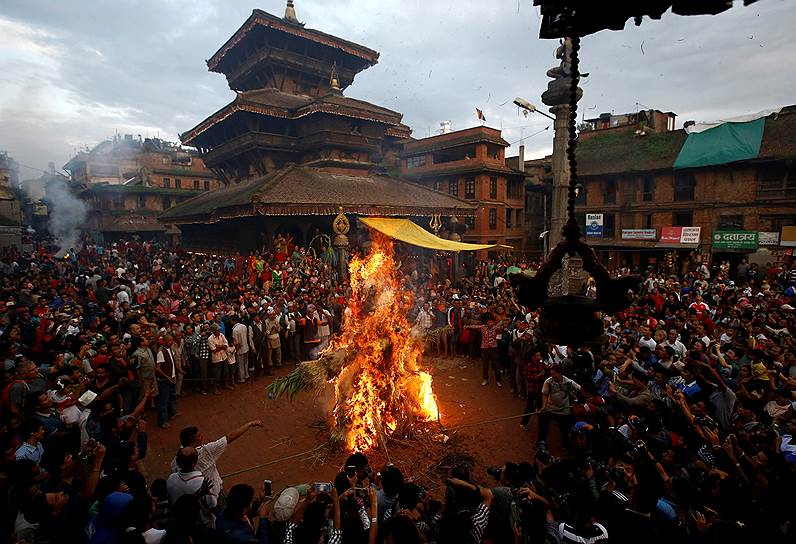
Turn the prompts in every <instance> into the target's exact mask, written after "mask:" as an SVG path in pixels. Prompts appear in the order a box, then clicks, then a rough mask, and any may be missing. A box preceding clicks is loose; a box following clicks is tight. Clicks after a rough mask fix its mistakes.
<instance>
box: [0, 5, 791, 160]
mask: <svg viewBox="0 0 796 544" xmlns="http://www.w3.org/2000/svg"><path fill="white" fill-rule="evenodd" d="M253 7H260V8H262V9H265V10H267V11H270V12H272V13H276V14H281V13H282V11H283V9H284V2H283V1H281V0H267V1H260V2H257V3H256V4H252V3H250V2H244V1H223V0H203V1H200V2H180V1H176V0H170V1H155V0H139V1H132V0H127V1H116V2H45V1H39V2H36V1H33V2H31V1H24V0H12V1H10V2H9V1H6V2H5V3H4V8H5V9H4V11H3V13H2V14H0V16H2V17H6V18H8V19H10V20H12V21H14V22H17V23H22V24H26V25H29V26H32V27H34V28H37V29H42V30H45V31H46V36H39V37H37V38H36V39H38V40H41V41H43V42H46V45H48V46H50V47H53V48H55V49H56V50H57V51H58V52H59V54H58V56H57V58H55V60H54V62H55V63H56V66H57V68H56V69H55V70H54V71H52V73H46V74H38V73H37V71H36V70H34V69H33V68H32V67H27V68H26V67H25V66H20V65H19V61H18V60H17V61H15V65H14V66H13V67H9V65H8V64H7V62H6V61H3V60H1V57H0V74H3V75H0V78H4V84H5V85H9V83H10V84H11V85H12V86H14V85H15V86H16V87H17V88H18V89H20V92H18V93H16V94H15V95H14V96H15V99H14V100H13V102H12V103H7V104H4V105H2V106H0V121H1V122H0V148H3V149H9V150H10V151H11V152H12V154H13V155H14V156H16V157H17V158H18V159H19V160H20V161H22V162H24V163H27V164H31V166H36V167H39V168H42V167H44V166H45V165H46V164H47V161H49V160H56V161H57V162H58V163H59V164H63V163H64V162H65V161H66V160H67V159H68V157H69V155H70V154H71V153H72V152H73V150H74V147H75V145H78V144H94V143H96V142H98V141H99V140H100V139H102V138H103V137H109V136H111V135H113V133H114V132H115V131H116V130H119V131H120V132H124V131H126V130H127V131H130V130H144V131H150V134H154V131H160V134H161V136H162V137H166V138H170V139H175V138H176V134H178V133H179V132H182V131H185V130H187V129H189V128H191V127H192V126H194V125H195V124H196V123H198V122H199V121H201V120H202V119H203V118H204V117H206V116H207V115H209V114H210V113H212V112H213V111H216V110H217V109H218V108H220V107H221V106H223V105H224V104H226V103H227V102H229V101H230V100H232V98H233V97H234V95H233V93H232V92H231V91H230V90H229V89H228V88H227V86H226V82H225V80H224V78H223V76H221V75H219V74H213V73H209V72H207V70H206V66H205V64H204V59H207V58H209V57H210V56H211V55H212V54H213V53H214V52H215V51H216V49H218V47H220V46H221V45H222V44H223V43H224V41H225V40H226V39H227V38H228V37H229V36H230V35H231V34H232V33H233V32H234V31H235V30H236V29H237V28H238V27H239V26H240V25H241V24H242V22H243V21H244V20H245V19H246V17H247V16H248V15H249V14H250V13H251V9H252V8H253ZM296 9H297V11H298V15H299V18H300V19H301V20H302V21H304V22H306V24H307V26H309V27H312V28H317V29H319V30H323V31H325V32H328V33H331V34H336V35H338V36H341V37H343V38H346V39H350V40H353V41H356V42H359V43H362V44H363V45H367V46H369V47H372V48H374V49H376V50H378V51H380V52H381V58H380V62H379V64H377V65H376V66H375V67H373V68H371V69H369V70H366V71H365V72H363V73H362V74H360V75H359V76H358V77H357V79H356V80H355V82H354V85H353V86H351V87H350V88H349V89H348V90H347V91H346V94H347V95H349V96H353V97H356V98H360V99H363V100H368V101H371V102H374V103H376V104H380V105H383V106H385V107H389V108H392V109H395V110H397V111H400V112H402V113H404V122H405V123H407V124H409V125H410V126H411V127H412V128H413V129H414V131H415V132H414V135H415V136H416V137H424V136H426V135H428V134H429V133H433V132H434V131H436V130H437V129H438V127H439V122H440V121H442V120H446V119H450V120H452V121H453V126H454V128H455V129H460V128H466V127H468V126H473V125H475V124H476V123H477V119H476V117H475V108H476V107H479V108H481V109H483V110H484V112H485V113H486V116H487V120H488V124H489V125H490V126H495V127H498V128H500V127H501V126H502V127H503V128H504V136H505V137H506V139H507V140H508V141H510V142H514V141H515V140H518V139H519V138H520V137H521V136H523V135H524V136H525V137H528V136H529V135H530V134H533V133H534V132H537V131H539V130H540V129H543V128H544V127H545V126H547V125H548V124H549V121H547V120H546V119H544V118H542V117H541V116H536V115H532V116H530V117H529V118H527V119H526V118H524V117H522V116H520V115H519V114H518V112H517V110H516V108H515V107H514V106H513V105H512V104H511V100H512V99H513V98H514V97H515V96H523V97H525V98H527V99H528V100H530V101H531V102H534V103H536V104H537V105H540V106H541V104H540V102H539V96H540V94H541V93H542V91H543V90H544V89H545V88H546V86H547V81H548V79H547V77H546V76H545V71H546V70H547V69H548V68H550V67H551V66H553V65H554V64H555V60H554V59H553V50H554V48H555V46H556V42H555V41H552V40H539V39H538V38H537V35H538V25H539V19H538V15H537V13H536V12H535V11H534V9H533V8H532V7H531V6H530V2H529V1H528V0H522V1H521V2H517V1H515V0H499V1H496V2H481V1H468V2H462V1H457V0H434V1H433V2H432V1H421V0H404V1H401V0H391V1H388V0H379V1H376V0H371V1H367V0H342V1H337V2H330V1H328V0H314V1H309V0H297V1H296ZM794 26H796V14H794V10H793V9H790V7H789V6H787V5H786V2H785V1H782V0H767V1H765V2H759V3H757V4H754V5H752V6H750V7H746V8H743V7H736V8H734V9H732V10H730V11H728V12H726V13H724V14H722V15H720V16H717V17H712V18H710V17H677V16H672V15H671V14H668V15H665V16H664V18H663V20H661V21H645V22H644V24H643V25H642V26H641V27H640V28H635V27H633V26H632V23H631V24H630V25H629V26H628V27H627V29H626V30H625V31H624V32H601V33H599V34H597V35H595V36H590V37H587V38H584V40H583V49H582V55H581V56H582V62H581V66H582V67H583V70H584V71H588V72H590V73H591V76H590V77H589V78H588V79H586V80H585V81H584V82H583V88H584V91H585V94H584V98H583V100H582V101H581V104H580V106H581V109H580V111H581V112H582V113H584V114H586V115H592V114H598V113H600V112H603V111H612V110H613V111H616V112H625V111H632V110H633V109H634V108H635V107H636V102H639V103H640V104H643V105H646V106H651V107H657V108H660V109H664V110H674V111H675V112H677V113H678V114H680V116H681V117H680V119H681V121H682V120H685V119H711V118H715V117H718V116H727V115H737V114H741V113H747V112H752V111H758V110H761V109H763V108H765V107H768V106H772V105H785V104H788V103H790V102H793V97H792V92H791V89H792V88H793V87H794V84H795V83H796V74H794V73H793V71H792V70H790V69H788V67H789V66H792V60H791V59H793V58H794V55H796V38H795V37H794V35H793V33H792V31H791V29H792V28H794ZM749 36H753V38H752V39H749ZM642 42H643V43H644V53H643V54H642V52H641V44H642ZM761 46H762V47H761ZM2 48H3V45H2V44H0V55H1V54H2ZM10 68H11V69H10ZM14 74H19V79H15V77H16V76H15V75H14ZM31 74H33V75H31ZM429 74H430V75H429ZM26 78H27V79H26ZM9 80H11V81H10V82H9ZM42 82H46V84H47V85H49V86H52V87H53V88H55V89H59V90H62V92H63V93H64V95H65V96H68V97H69V99H70V100H72V101H74V102H75V104H73V105H72V106H71V107H72V108H73V109H76V110H77V109H82V110H84V112H85V113H83V114H81V115H80V116H79V117H77V118H75V117H72V118H61V117H59V116H58V115H51V114H50V113H49V112H50V108H52V105H51V104H49V103H48V102H47V98H48V97H47V96H46V95H45V96H42V94H41V93H36V92H35V88H36V86H37V85H39V84H40V83H42ZM23 88H24V89H26V90H25V91H24V92H22V91H21V89H23ZM29 89H33V92H30V91H29ZM505 102H507V103H505ZM503 103H505V104H504V105H502V106H501V105H500V104H503ZM98 112H99V113H98ZM551 140H552V131H546V132H542V133H541V134H539V135H537V136H534V137H533V138H529V139H528V140H527V141H526V147H527V148H528V153H529V154H530V155H535V156H540V155H542V154H544V153H546V152H548V151H549V147H550V142H551Z"/></svg>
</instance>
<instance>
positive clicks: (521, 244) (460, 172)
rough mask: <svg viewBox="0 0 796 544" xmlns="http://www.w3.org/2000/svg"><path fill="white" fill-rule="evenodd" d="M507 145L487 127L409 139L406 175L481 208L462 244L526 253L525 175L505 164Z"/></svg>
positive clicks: (404, 157)
mask: <svg viewBox="0 0 796 544" xmlns="http://www.w3.org/2000/svg"><path fill="white" fill-rule="evenodd" d="M508 145H509V144H508V142H506V141H505V140H504V139H503V138H502V137H501V135H500V131H499V130H497V129H494V128H489V127H485V126H479V127H473V128H468V129H464V130H458V131H454V132H448V133H445V134H438V135H436V136H431V137H429V138H422V139H420V140H412V141H406V142H405V143H404V146H403V149H402V151H401V152H400V154H399V156H400V158H401V174H402V175H403V176H405V177H406V178H408V179H411V180H413V181H416V182H418V183H422V184H423V185H425V186H427V187H429V188H432V189H434V190H435V191H439V192H443V193H448V194H449V195H451V196H454V197H457V198H463V199H464V200H466V201H468V202H469V203H471V204H472V205H474V206H476V208H477V209H476V212H475V215H474V216H473V217H467V218H465V219H464V225H465V226H466V230H465V231H464V233H463V234H462V240H463V241H465V242H471V243H478V244H505V245H509V246H512V247H513V248H514V249H515V250H517V251H521V250H523V249H524V248H525V233H524V230H523V224H524V213H525V188H524V178H525V175H524V174H523V172H521V171H519V170H516V169H513V168H510V167H508V166H506V159H505V149H506V147H508Z"/></svg>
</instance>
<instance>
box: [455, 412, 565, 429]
mask: <svg viewBox="0 0 796 544" xmlns="http://www.w3.org/2000/svg"><path fill="white" fill-rule="evenodd" d="M549 411H550V410H536V411H533V412H526V413H524V414H519V415H516V416H505V417H496V418H494V419H486V420H483V421H474V422H472V423H462V424H461V425H455V426H453V427H446V430H448V431H458V430H459V429H464V428H465V427H478V426H479V425H487V424H489V423H498V422H500V421H509V420H511V419H517V418H520V417H525V416H534V415H536V414H541V413H542V412H549Z"/></svg>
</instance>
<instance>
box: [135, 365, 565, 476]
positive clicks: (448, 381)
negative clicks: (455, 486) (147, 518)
mask: <svg viewBox="0 0 796 544" xmlns="http://www.w3.org/2000/svg"><path fill="white" fill-rule="evenodd" d="M425 366H426V367H427V368H430V369H431V373H432V376H433V387H434V392H435V393H436V395H437V400H438V405H439V408H440V412H441V423H442V427H440V425H439V424H437V423H432V424H429V425H428V427H427V428H426V429H424V430H423V431H421V432H418V433H416V435H415V436H414V437H408V438H406V439H389V440H388V442H387V446H386V451H385V449H384V448H383V447H382V448H379V449H375V450H372V451H369V452H366V453H367V455H368V459H369V461H370V464H371V466H372V467H374V470H380V469H381V468H382V467H384V466H385V464H387V463H388V462H392V463H395V465H396V466H398V467H399V468H400V469H401V470H402V471H403V473H404V475H405V476H406V477H408V478H410V479H412V480H413V481H415V482H417V483H418V484H420V485H423V486H425V487H426V488H427V489H429V490H434V489H436V488H438V486H439V485H440V481H441V480H440V475H444V474H445V467H448V466H451V465H454V464H457V463H458V462H459V461H460V460H467V459H471V460H472V461H473V462H474V468H473V475H474V477H475V479H476V480H478V481H481V482H484V483H486V482H488V481H489V476H488V475H487V474H486V469H487V468H488V467H490V466H494V465H501V464H503V463H504V462H505V461H522V460H530V456H531V455H532V451H533V450H532V446H533V443H534V439H535V436H536V421H535V418H534V420H532V421H531V425H530V430H529V431H527V432H524V431H522V430H521V429H520V426H519V418H513V419H508V420H505V421H499V422H493V423H486V424H476V423H478V422H483V421H486V420H492V419H497V418H501V417H506V416H515V415H519V414H521V413H522V410H523V408H524V407H525V404H524V402H525V401H523V400H520V399H517V398H514V397H513V396H512V395H510V393H509V390H508V384H507V383H504V386H503V388H501V389H499V388H498V387H496V385H495V384H494V382H491V383H490V384H489V385H488V386H486V387H482V386H481V367H480V361H474V360H472V359H464V358H458V359H431V358H427V359H426V360H425ZM293 368H294V367H293V366H292V365H289V366H288V367H286V368H282V369H278V370H279V371H278V372H277V374H278V375H284V374H287V373H289V372H290V371H291V370H292V369H293ZM271 381H272V377H270V376H269V377H263V378H259V379H257V380H255V381H254V382H253V383H249V384H244V385H239V386H238V387H237V389H236V390H235V391H227V390H224V393H223V394H222V395H220V396H214V395H209V396H201V395H198V394H196V393H190V394H188V395H186V396H183V397H182V398H180V399H178V403H177V411H178V413H180V415H179V416H178V417H177V418H176V419H175V420H174V421H173V422H172V426H171V428H170V429H167V430H163V429H160V428H157V427H155V425H154V424H151V425H150V429H149V452H148V453H147V456H146V459H145V467H146V471H147V475H148V478H149V480H150V481H152V480H153V479H154V478H157V477H165V476H166V475H167V474H168V466H169V463H170V462H171V459H172V458H173V456H174V453H175V451H176V449H177V447H178V446H179V444H178V442H179V439H178V435H179V431H180V429H182V428H183V427H186V426H189V425H196V426H199V427H200V428H201V429H202V432H203V433H204V435H205V438H206V439H207V440H214V439H215V438H217V437H220V436H222V435H223V434H224V433H226V432H228V431H230V430H232V429H234V428H236V427H238V426H239V425H241V424H243V423H245V422H246V421H249V420H251V419H262V420H263V422H264V423H265V427H264V428H261V429H259V428H253V429H251V430H250V431H249V432H248V433H247V434H245V435H244V436H243V437H242V438H240V439H239V440H238V441H237V442H235V443H233V444H232V445H231V446H230V447H229V448H228V449H227V451H226V453H225V454H224V456H223V457H222V459H221V460H220V461H219V463H218V465H219V470H220V472H221V474H222V475H223V476H224V487H225V488H227V489H229V488H230V487H231V486H232V485H234V484H236V483H248V484H250V485H252V486H254V487H255V489H261V488H262V481H263V479H270V480H272V482H273V488H274V490H275V491H276V490H279V489H282V488H283V487H285V486H287V485H293V484H298V483H304V482H319V481H332V480H333V479H334V476H335V475H336V474H337V472H338V471H339V470H340V467H341V466H342V465H343V463H344V462H345V458H346V454H345V453H333V452H331V451H330V449H329V448H328V447H327V446H325V443H326V441H327V439H328V434H329V433H328V430H326V429H325V425H324V422H325V421H326V419H327V417H326V416H327V414H328V408H329V407H330V405H331V398H330V392H329V391H325V392H322V393H321V394H320V395H317V396H316V395H314V394H312V393H302V394H300V395H298V396H297V397H296V399H294V400H293V401H289V400H287V399H280V400H269V399H268V398H267V396H266V393H265V387H266V386H267V385H268V384H269V383H270V382H271ZM186 383H189V382H186ZM186 389H190V387H188V388H186ZM327 389H330V388H327ZM154 419H155V418H154V413H152V412H150V413H149V417H148V420H149V421H152V422H154ZM464 424H466V425H468V426H466V427H462V428H458V429H457V427H458V426H461V425H464ZM440 435H445V436H448V437H449V439H448V440H447V442H446V443H444V444H443V443H441V442H440V440H442V439H443V437H442V436H440ZM556 435H557V432H556V429H555V428H554V429H553V430H552V431H551V437H553V436H556Z"/></svg>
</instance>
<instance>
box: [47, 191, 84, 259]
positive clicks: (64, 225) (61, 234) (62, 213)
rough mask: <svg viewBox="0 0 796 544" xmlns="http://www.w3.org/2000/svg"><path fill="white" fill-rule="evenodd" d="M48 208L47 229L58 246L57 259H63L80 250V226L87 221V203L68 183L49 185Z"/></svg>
mask: <svg viewBox="0 0 796 544" xmlns="http://www.w3.org/2000/svg"><path fill="white" fill-rule="evenodd" d="M47 207H48V208H49V217H48V222H47V229H48V230H49V231H50V234H52V235H53V237H54V238H55V243H56V245H57V246H58V252H57V253H56V256H57V257H62V256H63V255H64V254H65V253H66V252H67V251H69V250H70V249H73V248H74V249H78V247H77V246H78V244H79V243H80V225H82V224H83V222H84V221H85V220H86V216H87V215H88V208H87V206H86V203H85V202H83V201H82V200H80V199H79V198H77V197H76V196H75V195H73V194H72V192H71V191H70V190H69V187H68V186H67V184H66V183H50V184H48V185H47Z"/></svg>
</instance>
